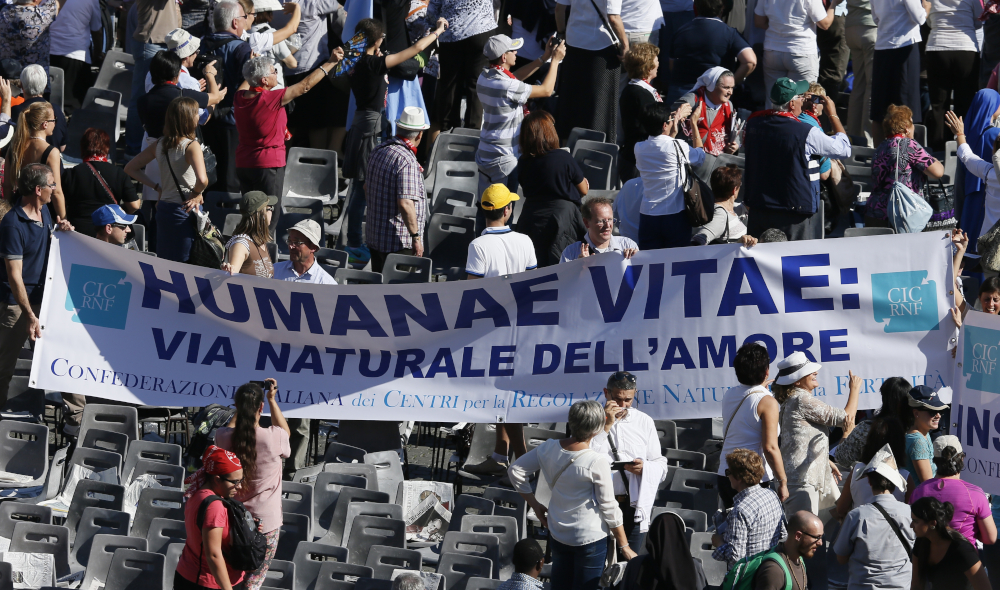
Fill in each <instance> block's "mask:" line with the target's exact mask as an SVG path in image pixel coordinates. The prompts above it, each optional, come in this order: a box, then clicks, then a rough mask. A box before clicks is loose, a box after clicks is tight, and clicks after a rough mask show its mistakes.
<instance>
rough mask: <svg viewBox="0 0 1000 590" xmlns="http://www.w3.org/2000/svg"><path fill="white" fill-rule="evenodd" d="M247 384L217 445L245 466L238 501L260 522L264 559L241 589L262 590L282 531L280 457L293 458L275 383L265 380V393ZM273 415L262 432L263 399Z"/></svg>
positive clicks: (255, 386)
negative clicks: (264, 552) (263, 539)
mask: <svg viewBox="0 0 1000 590" xmlns="http://www.w3.org/2000/svg"><path fill="white" fill-rule="evenodd" d="M258 383H259V382H253V381H251V382H250V383H246V384H244V385H241V386H240V388H239V389H237V390H236V394H235V395H234V396H233V402H234V404H235V405H236V414H235V415H234V416H233V419H232V421H231V422H230V423H229V426H227V427H226V428H220V429H219V430H218V432H217V433H216V435H215V443H216V444H217V445H219V446H220V447H222V448H223V449H226V450H228V451H232V453H233V454H234V455H236V456H237V457H239V459H240V463H241V464H242V465H243V486H242V487H241V488H240V490H239V492H238V493H237V496H236V499H237V500H239V501H240V502H243V505H244V506H246V508H247V510H249V511H250V514H252V515H253V517H254V518H256V519H259V520H260V531H261V532H262V533H264V534H265V535H266V536H267V555H266V556H265V558H264V563H263V564H262V565H261V566H260V568H259V569H257V570H256V571H254V572H247V577H246V588H245V590H260V587H261V585H262V584H263V583H264V578H265V576H266V575H267V570H268V569H269V567H270V565H271V560H272V559H273V558H274V552H275V550H276V549H277V548H278V532H279V531H280V530H281V459H282V458H285V459H287V458H288V456H289V455H290V454H291V447H290V446H289V444H288V435H289V430H288V423H287V422H285V417H284V416H283V415H282V414H281V408H279V407H278V402H277V400H276V395H277V393H278V382H277V381H275V380H274V379H267V380H266V381H264V386H265V387H266V388H267V392H266V393H265V392H264V390H263V389H262V388H261V387H260V385H259V384H258ZM265 397H266V398H267V405H268V408H269V409H270V413H271V426H270V428H261V426H260V415H261V413H262V412H263V411H264V398H265Z"/></svg>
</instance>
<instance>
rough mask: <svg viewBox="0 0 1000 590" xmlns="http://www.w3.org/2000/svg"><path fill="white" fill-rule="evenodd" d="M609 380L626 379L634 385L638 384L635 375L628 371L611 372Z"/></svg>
mask: <svg viewBox="0 0 1000 590" xmlns="http://www.w3.org/2000/svg"><path fill="white" fill-rule="evenodd" d="M608 381H625V382H627V383H631V384H632V385H635V384H636V378H635V375H633V374H632V373H629V372H628V371H615V372H614V373H612V374H611V377H610V378H609V379H608Z"/></svg>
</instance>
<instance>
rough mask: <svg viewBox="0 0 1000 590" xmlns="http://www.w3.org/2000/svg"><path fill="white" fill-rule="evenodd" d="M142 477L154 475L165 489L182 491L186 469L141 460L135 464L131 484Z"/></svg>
mask: <svg viewBox="0 0 1000 590" xmlns="http://www.w3.org/2000/svg"><path fill="white" fill-rule="evenodd" d="M142 475H152V476H153V477H154V478H155V479H156V481H158V482H160V485H161V486H163V487H165V488H176V489H182V488H183V487H184V475H185V473H184V467H182V466H180V465H171V464H169V463H163V462H162V461H148V460H146V459H140V460H139V462H138V463H136V464H135V469H134V470H133V471H132V476H131V478H130V479H129V483H131V482H132V481H135V479H136V478H138V477H139V476H142Z"/></svg>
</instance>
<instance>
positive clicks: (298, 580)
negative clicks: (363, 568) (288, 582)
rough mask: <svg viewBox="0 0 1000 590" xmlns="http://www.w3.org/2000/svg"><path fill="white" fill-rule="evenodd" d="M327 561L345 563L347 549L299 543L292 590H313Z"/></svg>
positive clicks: (296, 550) (293, 560)
mask: <svg viewBox="0 0 1000 590" xmlns="http://www.w3.org/2000/svg"><path fill="white" fill-rule="evenodd" d="M329 561H336V562H340V563H347V548H346V547H339V546H335V545H327V544H324V543H311V542H308V541H306V542H304V543H299V545H298V547H296V548H295V557H294V558H293V559H292V562H293V563H294V564H295V569H294V572H295V578H294V583H293V584H292V588H293V589H294V590H314V588H315V587H316V578H317V577H318V576H319V570H320V568H322V567H323V564H324V563H326V562H329Z"/></svg>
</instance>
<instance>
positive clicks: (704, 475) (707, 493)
mask: <svg viewBox="0 0 1000 590" xmlns="http://www.w3.org/2000/svg"><path fill="white" fill-rule="evenodd" d="M718 477H719V476H718V475H716V474H714V473H708V472H707V471H695V470H693V469H677V470H676V471H675V472H674V479H673V481H671V482H670V489H671V490H674V491H679V492H689V493H691V494H694V509H695V510H701V511H702V512H704V513H705V514H709V513H711V514H715V511H716V510H718V509H719V487H718Z"/></svg>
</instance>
